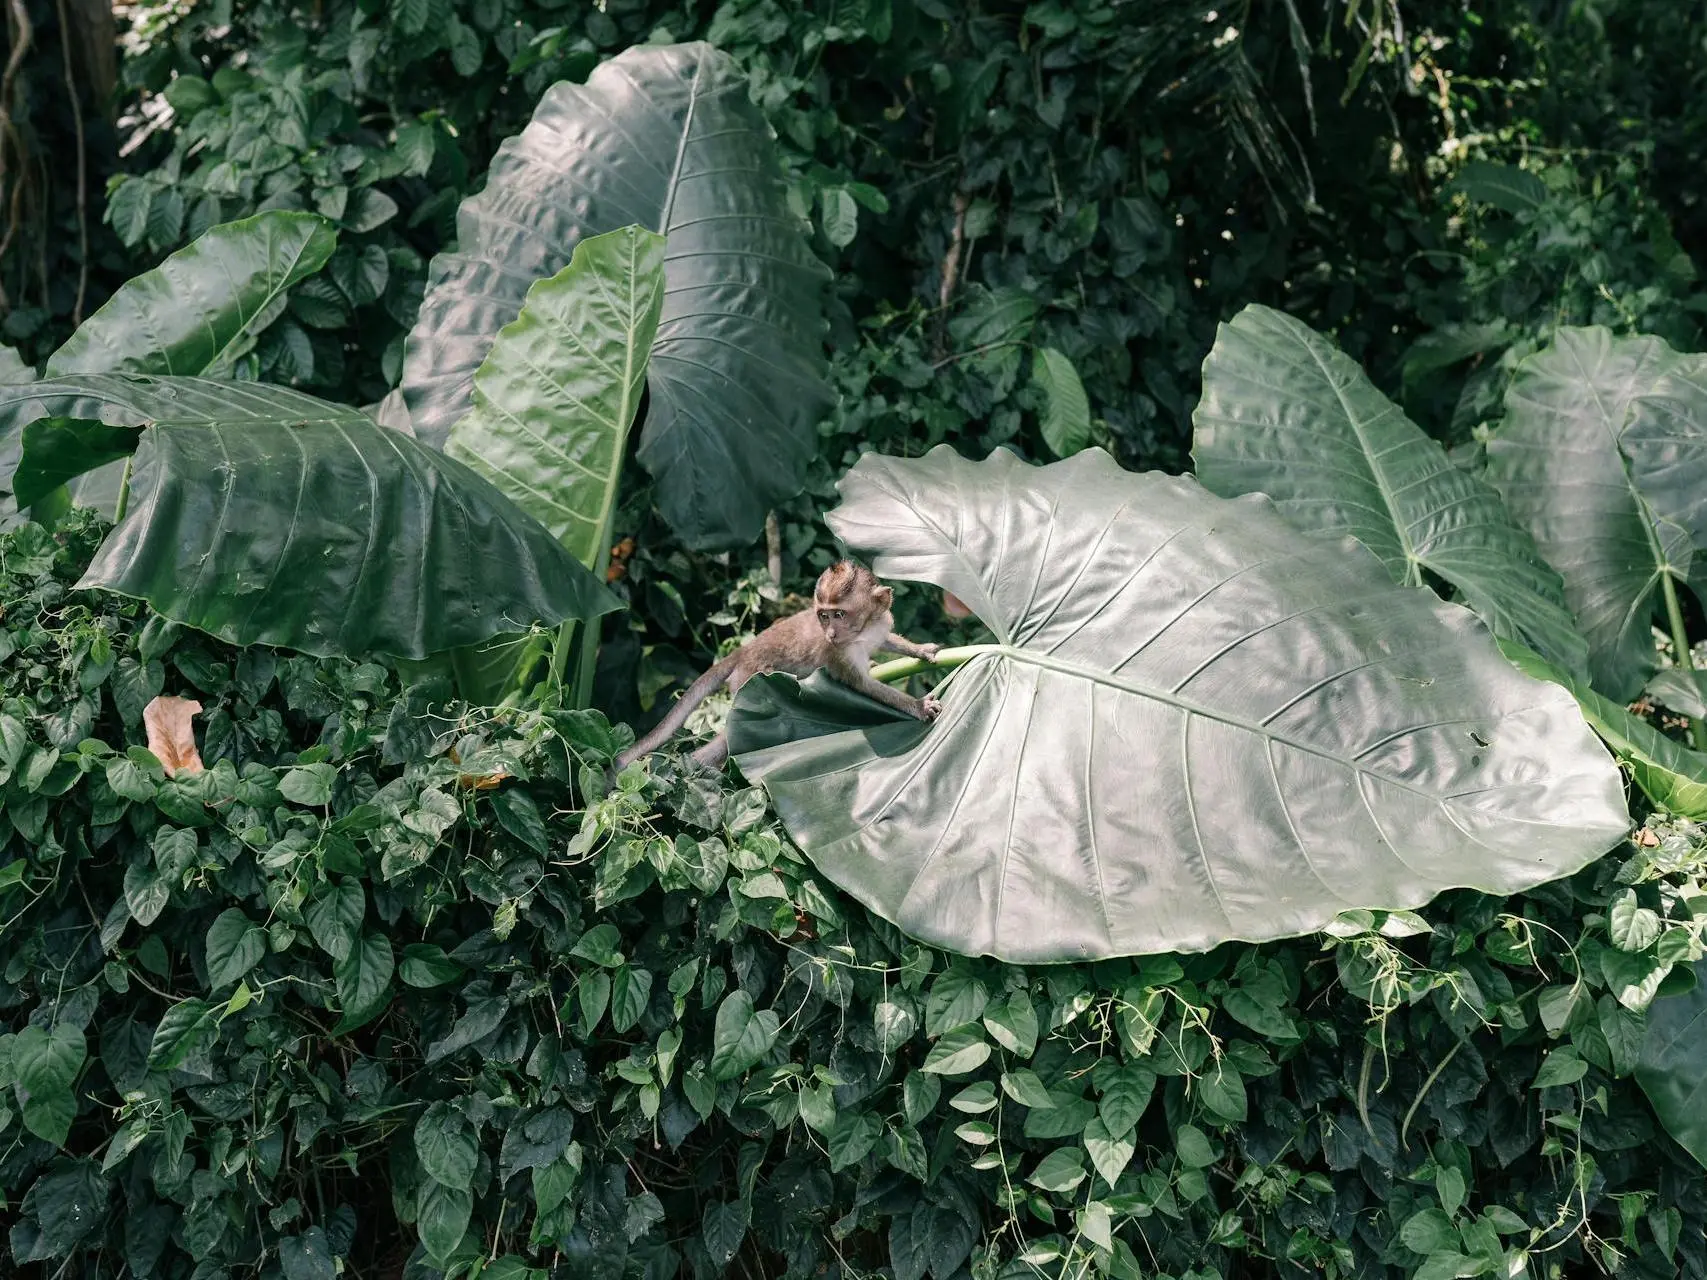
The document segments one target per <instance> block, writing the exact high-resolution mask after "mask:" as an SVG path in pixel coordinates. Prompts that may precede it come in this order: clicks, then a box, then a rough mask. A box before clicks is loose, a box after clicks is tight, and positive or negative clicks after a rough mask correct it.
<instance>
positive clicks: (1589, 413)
mask: <svg viewBox="0 0 1707 1280" xmlns="http://www.w3.org/2000/svg"><path fill="white" fill-rule="evenodd" d="M1677 363H1678V356H1677V353H1676V352H1674V351H1673V350H1672V349H1671V348H1670V347H1668V346H1666V344H1665V343H1663V342H1661V341H1660V340H1659V339H1658V338H1614V337H1613V336H1612V335H1611V334H1610V333H1609V332H1608V331H1607V330H1605V329H1601V328H1592V329H1561V330H1559V332H1558V335H1557V336H1556V337H1555V338H1554V340H1553V345H1552V346H1550V347H1548V348H1547V349H1546V350H1544V351H1541V352H1538V353H1537V354H1535V355H1533V356H1531V357H1529V359H1527V360H1525V361H1524V362H1523V363H1522V364H1521V365H1519V366H1518V370H1517V373H1516V375H1515V376H1514V377H1513V378H1512V382H1511V386H1510V387H1509V388H1508V389H1507V391H1506V400H1505V406H1506V412H1505V420H1504V422H1502V423H1501V424H1500V428H1499V430H1498V431H1497V432H1495V433H1494V436H1493V438H1492V439H1490V440H1489V441H1488V471H1487V477H1488V479H1489V481H1491V482H1492V483H1493V485H1494V486H1495V487H1496V488H1497V489H1498V490H1499V491H1500V494H1501V496H1503V497H1504V498H1505V504H1506V509H1507V510H1508V511H1510V512H1511V514H1512V516H1513V518H1514V519H1516V521H1517V522H1518V523H1519V524H1520V525H1522V526H1523V527H1524V528H1526V529H1528V530H1529V532H1530V534H1531V535H1532V536H1533V537H1534V539H1535V543H1536V545H1537V546H1538V547H1539V548H1540V549H1541V554H1542V555H1543V556H1544V557H1545V558H1546V560H1547V563H1549V564H1550V565H1552V566H1553V567H1554V568H1555V569H1557V570H1558V571H1559V574H1560V576H1562V577H1563V578H1564V580H1565V602H1566V603H1567V604H1568V605H1569V606H1570V607H1571V612H1572V613H1574V614H1575V615H1576V619H1577V623H1578V625H1579V627H1580V628H1581V630H1582V634H1583V638H1584V639H1586V640H1587V641H1588V646H1589V667H1588V670H1589V674H1590V676H1591V677H1592V678H1593V680H1594V685H1595V688H1597V689H1599V690H1600V691H1601V692H1602V693H1605V694H1606V695H1607V696H1608V697H1612V698H1619V699H1623V698H1632V697H1635V695H1636V693H1637V692H1638V691H1639V690H1640V689H1641V687H1642V684H1643V682H1644V681H1645V680H1647V678H1648V677H1649V676H1650V675H1652V674H1653V672H1654V668H1655V658H1654V644H1653V637H1652V636H1651V634H1650V630H1649V629H1650V625H1651V619H1652V614H1653V606H1654V598H1655V592H1656V590H1657V589H1658V587H1659V583H1660V575H1661V574H1663V573H1666V572H1668V571H1673V572H1677V573H1678V574H1679V575H1680V576H1685V575H1686V574H1687V566H1688V563H1689V559H1690V557H1689V548H1688V545H1687V544H1688V538H1687V535H1685V534H1684V532H1683V531H1682V530H1681V529H1679V528H1677V527H1676V526H1675V525H1671V524H1669V523H1656V522H1655V521H1654V520H1653V517H1652V513H1651V512H1650V511H1649V510H1648V509H1647V507H1646V506H1645V504H1644V503H1643V501H1642V499H1641V496H1640V494H1639V493H1638V492H1637V490H1636V487H1635V485H1634V484H1633V483H1632V482H1631V480H1630V477H1629V475H1628V474H1627V473H1626V471H1625V467H1624V458H1623V455H1622V454H1621V453H1620V452H1619V447H1618V438H1619V435H1620V434H1621V433H1622V432H1623V430H1624V426H1625V421H1626V419H1627V417H1628V415H1629V412H1630V407H1631V404H1632V402H1633V401H1634V400H1635V398H1636V397H1637V396H1640V395H1643V394H1645V393H1647V392H1649V391H1651V390H1653V389H1654V387H1655V386H1656V384H1657V383H1658V382H1659V380H1660V378H1661V377H1662V376H1663V375H1664V374H1665V373H1667V372H1668V371H1670V370H1671V369H1673V368H1674V367H1675V366H1676V365H1677Z"/></svg>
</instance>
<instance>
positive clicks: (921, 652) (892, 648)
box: [877, 631, 942, 662]
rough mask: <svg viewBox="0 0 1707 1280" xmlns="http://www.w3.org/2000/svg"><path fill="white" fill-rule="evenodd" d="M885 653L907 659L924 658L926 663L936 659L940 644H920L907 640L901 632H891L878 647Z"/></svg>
mask: <svg viewBox="0 0 1707 1280" xmlns="http://www.w3.org/2000/svg"><path fill="white" fill-rule="evenodd" d="M877 647H878V648H879V649H881V650H883V652H885V653H899V654H901V655H902V656H903V657H907V658H923V659H924V660H925V661H926V662H930V661H932V660H933V659H935V657H936V655H937V651H938V650H939V649H941V648H942V646H941V645H940V644H918V643H917V642H915V641H912V640H909V639H907V637H906V636H904V635H902V634H901V633H900V632H899V631H891V632H890V633H889V636H888V638H887V639H885V640H884V642H883V643H882V644H880V645H878V646H877Z"/></svg>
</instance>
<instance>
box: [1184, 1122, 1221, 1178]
mask: <svg viewBox="0 0 1707 1280" xmlns="http://www.w3.org/2000/svg"><path fill="white" fill-rule="evenodd" d="M1174 1148H1175V1150H1177V1151H1178V1152H1179V1158H1180V1163H1181V1164H1183V1165H1184V1166H1185V1167H1186V1168H1188V1169H1206V1168H1208V1167H1209V1166H1210V1165H1212V1164H1214V1163H1215V1161H1216V1158H1217V1157H1216V1155H1215V1148H1214V1147H1213V1146H1212V1145H1210V1142H1209V1136H1208V1135H1207V1134H1205V1133H1204V1132H1203V1130H1201V1129H1199V1128H1198V1127H1197V1126H1196V1125H1194V1124H1182V1125H1181V1126H1180V1127H1179V1128H1178V1129H1177V1130H1176V1131H1175V1133H1174Z"/></svg>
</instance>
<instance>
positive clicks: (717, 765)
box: [693, 733, 729, 769]
mask: <svg viewBox="0 0 1707 1280" xmlns="http://www.w3.org/2000/svg"><path fill="white" fill-rule="evenodd" d="M693 758H694V759H695V760H697V761H699V762H700V763H701V764H703V765H704V766H705V767H706V768H708V769H721V768H722V767H723V762H724V761H725V760H727V759H728V758H729V738H728V736H727V735H726V734H721V733H720V734H718V735H717V736H716V737H715V738H713V739H712V740H711V741H710V742H708V743H706V744H705V745H704V746H703V747H701V748H700V749H699V750H698V751H696V752H694V753H693Z"/></svg>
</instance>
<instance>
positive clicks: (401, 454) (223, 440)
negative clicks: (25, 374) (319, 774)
mask: <svg viewBox="0 0 1707 1280" xmlns="http://www.w3.org/2000/svg"><path fill="white" fill-rule="evenodd" d="M26 393H27V395H28V396H32V397H38V398H36V399H28V398H20V397H25V396H26ZM50 412H51V413H64V414H67V415H69V416H73V417H88V418H96V417H101V416H102V415H103V414H106V415H107V416H108V418H109V420H110V419H111V418H114V417H116V418H118V419H119V420H121V421H123V422H128V423H131V424H133V425H141V424H142V423H144V422H149V421H152V422H154V424H155V425H154V426H152V427H151V428H150V429H149V430H148V431H146V432H145V433H144V437H143V441H142V443H141V445H140V446H139V447H138V449H137V453H136V458H135V469H134V471H133V474H132V478H131V500H130V508H129V511H128V513H127V514H126V516H125V518H124V520H123V521H121V522H120V523H119V525H118V527H117V528H115V529H114V530H113V531H112V533H111V534H110V535H109V536H108V538H107V540H106V542H105V543H104V544H103V545H102V548H101V552H100V554H99V555H98V556H97V557H96V559H95V562H94V563H93V564H92V565H91V566H90V567H89V570H88V572H87V573H86V574H85V575H84V578H83V581H82V582H81V583H80V585H81V586H84V587H106V588H108V589H109V590H113V591H118V592H120V593H121V594H124V595H131V596H139V597H142V598H143V599H146V600H148V601H149V603H150V604H152V605H153V606H154V607H155V608H156V609H157V610H159V611H160V612H162V613H164V614H166V615H168V616H170V617H173V618H175V619H177V620H179V621H182V622H188V623H190V624H191V625H193V626H196V627H199V628H201V629H202V630H204V631H209V632H212V633H213V634H215V635H217V636H220V637H221V638H222V639H226V640H229V641H231V642H233V643H236V644H251V643H265V644H276V645H282V646H285V647H287V648H294V649H301V650H304V651H306V652H309V653H314V654H321V655H324V654H330V653H369V652H379V653H389V654H396V655H399V656H403V657H413V658H420V657H424V656H426V655H427V654H428V653H433V652H437V651H440V650H443V649H450V648H454V647H457V646H459V645H468V644H475V643H478V642H479V641H481V640H484V639H486V638H487V637H489V636H491V635H493V634H496V633H497V632H499V631H500V630H509V629H514V626H515V624H516V622H517V621H518V620H522V619H527V620H534V619H537V620H539V621H541V622H545V623H548V624H554V623H557V622H560V621H563V620H564V619H566V618H571V617H575V618H586V617H593V616H597V615H598V614H600V613H603V612H605V611H607V610H609V609H612V608H615V607H616V605H617V601H616V599H615V597H614V596H612V595H611V594H610V592H609V591H607V590H606V589H605V587H604V586H603V585H602V584H600V583H598V582H597V581H596V580H595V579H594V578H593V577H592V575H591V574H589V573H588V572H587V571H586V570H585V569H584V568H582V567H581V566H580V565H579V564H577V563H576V562H575V561H574V560H572V559H571V558H570V557H569V556H568V554H567V553H565V552H564V550H563V549H562V548H561V547H560V546H558V545H557V543H556V542H555V541H553V540H552V539H551V538H550V537H549V536H548V535H547V534H546V533H545V531H544V530H543V529H541V528H540V527H539V525H538V524H537V523H535V522H534V521H532V520H531V519H529V518H528V517H527V516H526V515H524V514H523V513H522V512H520V511H518V510H517V509H516V508H515V507H514V506H513V505H512V504H511V503H510V502H509V501H508V499H506V498H504V497H503V496H502V495H501V494H499V493H498V492H497V491H496V490H494V489H493V488H492V487H491V486H490V485H489V484H488V483H487V482H486V481H484V480H482V479H480V478H479V477H478V476H476V475H475V474H474V473H473V472H471V471H469V470H468V469H467V468H466V467H464V466H463V465H462V464H460V463H458V462H456V461H454V460H452V459H449V458H446V457H445V456H444V455H442V454H440V453H438V452H436V451H435V450H432V449H428V448H425V447H423V446H421V445H419V444H417V443H416V442H415V441H413V440H411V439H410V438H409V437H407V436H405V435H403V434H402V433H400V432H396V431H389V430H387V429H386V428H384V427H381V426H379V425H377V424H376V423H375V422H374V421H373V420H372V419H370V418H369V417H367V415H366V414H363V413H361V412H360V411H358V410H355V409H347V408H343V407H340V406H337V405H331V404H327V403H325V402H322V401H318V400H314V399H312V398H311V397H308V396H304V395H301V394H299V393H297V392H293V391H287V390H285V389H284V388H282V387H265V386H259V385H257V384H252V383H251V384H225V383H217V382H212V381H209V380H206V379H199V378H174V379H156V378H124V377H109V376H101V375H92V376H89V377H85V378H78V379H74V380H65V381H60V382H41V383H33V384H31V385H30V386H29V387H28V388H18V389H16V391H15V392H13V393H11V394H10V395H9V396H8V395H7V394H5V393H4V392H0V427H3V425H4V421H5V420H6V418H7V416H8V415H10V416H12V417H14V418H15V417H17V416H18V415H23V416H25V417H29V416H40V414H41V413H50ZM286 513H290V514H289V515H288V517H287V515H286ZM382 534H383V537H382V536H381V535H382Z"/></svg>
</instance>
